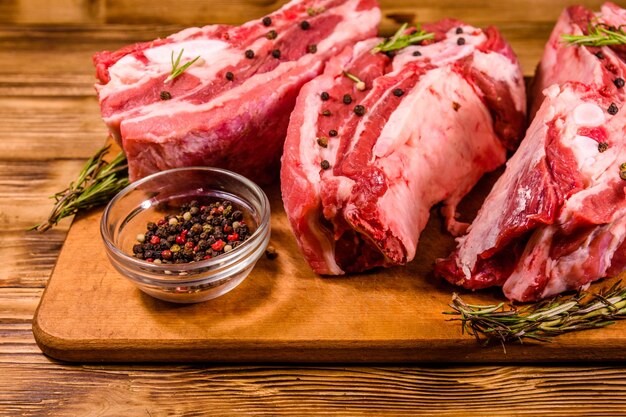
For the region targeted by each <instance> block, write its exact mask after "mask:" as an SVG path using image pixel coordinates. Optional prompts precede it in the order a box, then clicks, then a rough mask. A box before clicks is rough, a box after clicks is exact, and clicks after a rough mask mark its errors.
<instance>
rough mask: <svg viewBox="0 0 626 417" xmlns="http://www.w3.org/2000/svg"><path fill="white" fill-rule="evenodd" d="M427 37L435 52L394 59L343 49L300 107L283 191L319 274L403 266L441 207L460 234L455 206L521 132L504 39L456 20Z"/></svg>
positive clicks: (515, 74)
mask: <svg viewBox="0 0 626 417" xmlns="http://www.w3.org/2000/svg"><path fill="white" fill-rule="evenodd" d="M424 29H425V30H427V31H430V32H434V33H435V34H436V38H435V41H434V42H433V41H428V42H424V44H422V45H414V46H409V47H407V48H405V49H402V50H401V51H399V52H398V53H397V54H396V55H395V57H393V59H391V58H389V57H388V56H387V55H385V54H382V53H376V54H372V53H371V52H370V50H371V49H372V48H373V47H374V46H376V45H377V44H378V43H379V42H380V41H381V39H378V38H373V39H369V40H367V41H363V42H360V43H358V44H356V46H354V47H348V48H346V49H345V50H344V51H343V52H342V53H341V54H340V55H338V56H337V57H336V58H335V59H333V60H331V61H330V62H329V63H328V65H327V67H326V70H325V71H324V73H323V74H322V75H321V76H319V77H317V78H315V79H314V80H313V81H311V82H309V83H307V84H306V85H305V86H304V87H303V89H302V91H301V93H300V95H299V96H298V100H297V103H296V108H295V110H294V112H293V113H292V115H291V120H290V123H289V129H288V132H287V139H286V142H285V149H284V154H283V159H282V169H281V187H282V193H283V201H284V204H285V210H286V212H287V215H288V217H289V220H290V222H291V226H292V228H293V231H294V233H295V235H296V238H297V240H298V244H299V246H300V248H301V250H302V252H303V254H304V256H305V258H306V259H307V261H308V262H309V264H310V265H311V267H312V269H313V270H315V271H316V272H318V273H320V274H333V275H336V274H343V273H345V272H355V271H363V270H366V269H369V268H373V267H376V266H392V265H402V264H405V263H407V262H408V261H410V260H411V259H413V257H414V256H415V251H416V246H417V242H418V238H419V235H420V232H421V231H422V230H423V228H424V227H425V225H426V222H427V220H428V217H429V210H430V208H431V207H432V206H433V205H434V204H436V203H438V202H441V201H443V202H444V204H445V205H444V208H443V212H444V214H445V216H446V219H447V226H448V228H449V230H451V231H453V232H457V233H458V232H460V231H462V230H464V225H463V224H460V223H458V222H457V221H456V220H455V209H456V206H457V204H458V202H459V201H460V200H461V198H462V197H463V196H464V195H465V194H466V193H467V192H468V191H469V190H470V189H471V188H472V187H473V186H474V184H475V183H476V182H477V181H478V179H479V178H480V177H481V176H482V175H483V174H484V173H485V172H488V171H491V170H493V169H495V168H496V167H498V166H500V165H501V164H502V163H504V161H505V157H506V152H507V149H514V148H515V147H516V146H517V143H518V140H519V139H520V137H521V135H522V133H523V127H524V120H525V107H526V101H525V91H524V83H523V79H522V74H521V72H520V68H519V65H518V62H517V59H516V57H515V55H514V54H513V52H512V51H511V49H510V47H509V46H508V44H507V43H506V42H505V41H504V40H503V39H502V37H501V36H500V34H499V33H498V32H497V31H496V30H495V29H493V28H489V29H487V30H480V29H477V28H474V27H471V26H468V25H465V24H463V23H461V22H458V21H453V20H446V21H442V22H440V23H438V24H434V25H427V26H425V27H424ZM346 73H347V74H350V75H353V76H355V77H356V79H358V80H361V81H362V82H363V83H364V86H365V89H364V90H360V89H359V87H361V85H359V84H360V83H359V82H355V80H354V79H351V78H350V77H348V76H346Z"/></svg>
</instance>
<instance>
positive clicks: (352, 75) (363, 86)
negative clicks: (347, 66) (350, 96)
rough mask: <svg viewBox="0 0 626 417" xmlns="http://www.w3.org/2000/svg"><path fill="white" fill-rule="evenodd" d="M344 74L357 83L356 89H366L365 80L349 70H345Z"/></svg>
mask: <svg viewBox="0 0 626 417" xmlns="http://www.w3.org/2000/svg"><path fill="white" fill-rule="evenodd" d="M343 76H344V77H347V78H349V79H350V80H352V81H354V82H355V83H356V86H355V87H356V89H357V90H359V91H363V90H365V82H363V81H362V80H361V79H360V78H359V77H357V76H356V75H354V74H351V73H349V72H348V71H344V72H343Z"/></svg>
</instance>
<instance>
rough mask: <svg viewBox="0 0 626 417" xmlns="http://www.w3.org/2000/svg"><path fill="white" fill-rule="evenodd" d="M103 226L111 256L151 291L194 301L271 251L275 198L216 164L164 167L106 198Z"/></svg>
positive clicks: (215, 292)
mask: <svg viewBox="0 0 626 417" xmlns="http://www.w3.org/2000/svg"><path fill="white" fill-rule="evenodd" d="M100 232H101V234H102V238H103V240H104V246H105V248H106V252H107V256H108V257H109V260H110V261H111V263H112V264H113V266H114V267H115V269H117V271H119V272H120V273H121V274H122V275H124V276H126V277H127V278H129V279H130V280H131V281H132V282H133V283H135V284H136V285H137V286H138V287H139V289H141V290H142V291H144V292H145V293H147V294H149V295H151V296H153V297H156V298H159V299H161V300H165V301H172V302H176V303H195V302H200V301H206V300H210V299H212V298H215V297H219V296H220V295H222V294H225V293H227V292H228V291H230V290H232V289H233V288H235V287H236V286H237V285H239V284H240V283H241V282H242V281H243V280H244V279H245V278H246V277H247V276H248V274H249V273H250V271H251V270H252V268H253V267H254V265H255V264H256V262H257V260H258V259H259V258H260V257H261V256H262V255H263V254H264V253H265V250H266V247H267V245H268V242H269V238H270V206H269V201H268V199H267V196H266V195H265V193H264V192H263V190H261V188H260V187H259V186H258V185H256V184H255V183H253V182H252V181H250V180H248V179H247V178H245V177H242V176H241V175H239V174H236V173H234V172H230V171H227V170H224V169H219V168H211V167H191V168H176V169H171V170H167V171H162V172H159V173H156V174H153V175H150V176H148V177H145V178H143V179H141V180H139V181H136V182H134V183H133V184H131V185H129V186H128V187H126V188H125V189H124V190H122V191H121V192H120V193H119V194H118V195H116V196H115V197H114V198H113V199H112V200H111V202H110V203H109V204H108V205H107V207H106V208H105V210H104V214H103V216H102V222H101V224H100Z"/></svg>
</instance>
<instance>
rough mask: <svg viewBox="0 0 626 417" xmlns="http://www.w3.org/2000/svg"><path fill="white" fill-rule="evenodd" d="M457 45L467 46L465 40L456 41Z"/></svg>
mask: <svg viewBox="0 0 626 417" xmlns="http://www.w3.org/2000/svg"><path fill="white" fill-rule="evenodd" d="M456 44H457V45H465V38H458V39H457V40H456Z"/></svg>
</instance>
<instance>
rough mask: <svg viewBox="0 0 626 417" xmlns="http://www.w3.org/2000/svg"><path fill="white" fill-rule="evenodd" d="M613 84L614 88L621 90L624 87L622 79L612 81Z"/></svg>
mask: <svg viewBox="0 0 626 417" xmlns="http://www.w3.org/2000/svg"><path fill="white" fill-rule="evenodd" d="M613 84H615V87H617V88H622V87H623V86H624V79H623V78H616V79H614V80H613Z"/></svg>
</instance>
